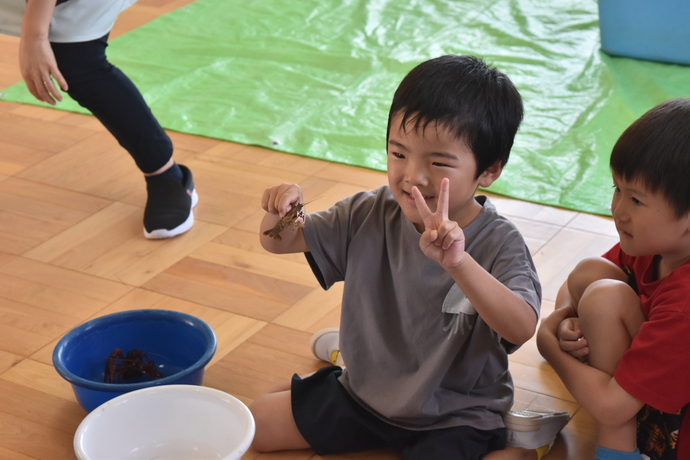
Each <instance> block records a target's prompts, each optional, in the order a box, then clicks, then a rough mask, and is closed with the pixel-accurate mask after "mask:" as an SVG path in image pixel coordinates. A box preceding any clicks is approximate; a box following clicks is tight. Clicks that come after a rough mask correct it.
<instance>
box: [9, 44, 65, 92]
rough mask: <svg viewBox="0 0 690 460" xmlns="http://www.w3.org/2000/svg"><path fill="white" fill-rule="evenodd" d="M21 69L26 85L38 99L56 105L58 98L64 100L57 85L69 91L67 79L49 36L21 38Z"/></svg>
mask: <svg viewBox="0 0 690 460" xmlns="http://www.w3.org/2000/svg"><path fill="white" fill-rule="evenodd" d="M19 69H20V71H21V74H22V78H24V81H25V82H26V87H27V88H28V90H29V92H30V93H31V94H32V95H33V96H34V97H35V98H36V99H38V100H39V101H43V102H47V103H48V104H50V105H55V101H56V100H57V101H62V95H61V94H60V91H59V90H58V88H57V85H60V87H61V88H62V90H63V91H67V89H68V87H67V81H66V80H65V78H64V77H63V76H62V73H60V70H59V69H58V66H57V62H56V61H55V55H54V54H53V50H52V48H51V47H50V42H48V39H47V38H22V39H21V41H20V46H19ZM53 78H55V81H54V80H53ZM56 82H57V83H56Z"/></svg>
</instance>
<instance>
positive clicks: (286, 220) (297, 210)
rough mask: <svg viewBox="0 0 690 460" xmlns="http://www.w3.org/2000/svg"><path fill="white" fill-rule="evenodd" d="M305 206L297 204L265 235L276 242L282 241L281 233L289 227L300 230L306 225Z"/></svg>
mask: <svg viewBox="0 0 690 460" xmlns="http://www.w3.org/2000/svg"><path fill="white" fill-rule="evenodd" d="M304 205H305V203H297V204H295V205H294V206H293V207H292V209H290V210H289V211H288V212H287V213H286V214H285V215H284V216H283V217H282V218H281V219H280V220H279V221H278V223H276V224H275V225H274V226H273V228H271V229H269V230H266V231H265V232H264V235H268V236H270V237H271V238H273V239H274V240H278V241H280V240H282V238H281V237H280V232H282V231H283V230H285V229H286V228H288V227H294V228H299V227H302V226H303V225H304Z"/></svg>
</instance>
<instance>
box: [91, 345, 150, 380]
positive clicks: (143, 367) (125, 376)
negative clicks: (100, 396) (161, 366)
mask: <svg viewBox="0 0 690 460" xmlns="http://www.w3.org/2000/svg"><path fill="white" fill-rule="evenodd" d="M144 374H147V375H148V376H149V380H156V379H160V378H162V377H163V376H162V375H161V373H160V372H159V371H158V368H157V367H156V364H155V363H154V362H153V360H151V359H148V358H147V357H146V354H144V352H143V351H141V350H129V351H128V352H127V355H125V354H123V353H122V350H121V349H119V348H116V349H114V350H113V352H112V353H110V356H109V357H108V360H107V361H106V363H105V375H104V377H103V382H105V383H126V381H127V380H131V379H133V378H137V377H141V376H142V375H144Z"/></svg>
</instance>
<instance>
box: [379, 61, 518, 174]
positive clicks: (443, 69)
mask: <svg viewBox="0 0 690 460" xmlns="http://www.w3.org/2000/svg"><path fill="white" fill-rule="evenodd" d="M398 113H402V114H403V119H402V127H403V128H404V129H406V128H407V123H410V122H411V123H414V128H415V129H419V128H426V127H427V126H429V125H434V124H436V125H442V126H444V127H447V128H449V129H450V130H451V132H452V133H453V134H454V135H455V136H456V137H457V138H458V139H463V140H464V141H465V142H466V143H467V146H468V147H469V148H470V149H471V150H472V152H473V153H474V157H475V159H476V161H477V177H479V176H480V175H481V173H483V172H484V171H486V169H487V168H489V167H490V166H491V165H493V164H494V163H496V162H497V161H500V163H501V166H504V165H505V164H506V163H507V162H508V156H509V155H510V149H511V148H512V146H513V141H514V139H515V133H516V132H517V130H518V127H519V126H520V123H521V122H522V117H523V107H522V97H520V93H519V92H518V90H517V89H516V88H515V86H514V85H513V83H512V82H511V81H510V79H509V78H508V77H507V76H506V75H505V74H503V73H502V72H500V71H499V70H498V69H496V68H494V67H491V66H488V65H487V64H485V63H484V61H482V60H481V59H479V58H477V57H474V56H455V55H447V56H441V57H438V58H435V59H431V60H429V61H425V62H423V63H421V64H419V65H418V66H417V67H415V68H414V69H412V70H411V71H410V73H408V74H407V76H405V78H404V79H403V81H402V82H401V83H400V86H398V89H397V90H396V91H395V95H394V96H393V103H392V104H391V108H390V112H389V114H388V131H387V133H388V134H387V135H386V144H387V143H388V135H390V130H391V120H392V119H393V117H394V116H395V115H397V114H398Z"/></svg>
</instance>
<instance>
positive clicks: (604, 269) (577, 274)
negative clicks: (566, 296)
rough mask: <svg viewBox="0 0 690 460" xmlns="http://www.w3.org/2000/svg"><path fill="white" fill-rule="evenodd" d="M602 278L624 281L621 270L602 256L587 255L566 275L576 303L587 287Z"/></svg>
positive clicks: (569, 289)
mask: <svg viewBox="0 0 690 460" xmlns="http://www.w3.org/2000/svg"><path fill="white" fill-rule="evenodd" d="M603 279H613V280H620V281H625V280H626V275H625V273H624V272H623V270H621V269H620V267H618V266H617V265H615V264H614V263H613V262H611V261H610V260H608V259H604V258H603V257H588V258H586V259H583V260H582V261H580V262H579V263H578V264H577V265H576V266H575V268H574V269H573V271H572V272H571V273H570V275H569V276H568V291H569V292H570V294H571V296H572V297H573V299H574V300H575V303H576V304H578V303H579V300H580V299H581V298H582V296H583V294H584V292H585V291H586V290H587V288H588V287H589V286H590V285H591V284H592V283H594V282H596V281H599V280H603Z"/></svg>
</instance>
